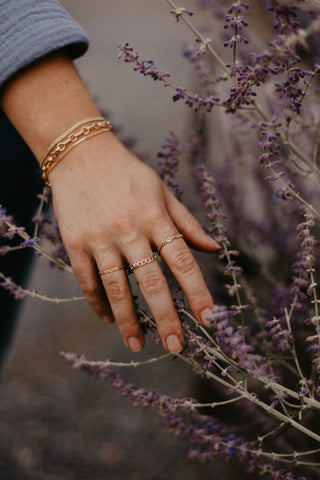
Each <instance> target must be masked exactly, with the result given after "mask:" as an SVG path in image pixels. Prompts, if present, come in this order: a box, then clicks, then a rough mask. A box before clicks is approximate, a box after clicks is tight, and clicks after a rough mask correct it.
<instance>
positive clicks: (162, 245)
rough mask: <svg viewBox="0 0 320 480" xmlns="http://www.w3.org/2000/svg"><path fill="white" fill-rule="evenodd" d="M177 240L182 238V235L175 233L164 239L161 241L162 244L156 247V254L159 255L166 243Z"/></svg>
mask: <svg viewBox="0 0 320 480" xmlns="http://www.w3.org/2000/svg"><path fill="white" fill-rule="evenodd" d="M178 238H183V235H182V233H176V234H174V235H171V236H170V237H168V238H166V239H165V240H162V242H161V243H160V245H159V246H158V254H159V255H160V250H161V248H162V247H164V246H165V245H167V244H168V243H171V242H173V240H177V239H178Z"/></svg>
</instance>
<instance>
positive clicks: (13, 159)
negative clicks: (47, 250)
mask: <svg viewBox="0 0 320 480" xmlns="http://www.w3.org/2000/svg"><path fill="white" fill-rule="evenodd" d="M0 168H1V170H0V204H1V205H2V206H3V207H5V208H6V209H7V212H8V214H10V215H13V217H14V219H15V221H16V223H17V224H18V225H19V226H25V227H26V228H27V231H29V232H32V228H33V227H32V217H33V215H34V212H35V208H36V205H37V193H39V191H40V190H41V175H40V171H39V166H38V163H37V162H36V160H35V158H34V156H33V154H32V152H31V151H30V150H29V148H28V147H27V145H26V144H25V142H24V141H23V140H22V138H21V137H20V135H19V134H18V133H17V131H16V130H15V129H14V127H13V126H12V125H11V123H10V122H9V121H8V120H7V119H6V118H1V119H0ZM5 243H6V240H5V239H0V244H5ZM31 261H32V251H31V249H24V250H21V251H15V252H12V253H8V254H6V255H3V256H0V271H1V272H3V273H4V274H5V275H7V276H10V277H12V279H13V280H14V282H15V283H17V284H19V285H21V284H25V282H26V279H27V275H28V272H29V269H30V265H31ZM20 303H21V301H20V300H15V299H14V297H13V296H12V295H11V294H10V293H9V292H7V291H6V290H4V289H3V288H2V287H0V369H1V367H2V364H3V362H4V360H5V357H6V354H7V352H8V348H9V346H10V343H11V341H12V338H13V333H14V328H15V325H16V319H17V313H18V309H19V304H20Z"/></svg>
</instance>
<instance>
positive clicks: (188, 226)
mask: <svg viewBox="0 0 320 480" xmlns="http://www.w3.org/2000/svg"><path fill="white" fill-rule="evenodd" d="M164 195H165V200H166V205H167V209H168V213H169V215H170V217H171V219H172V221H173V222H174V224H175V225H176V227H177V229H178V230H179V232H180V233H182V234H183V236H184V238H185V240H186V242H187V243H188V244H189V245H190V246H191V247H193V248H195V249H196V250H202V251H204V252H216V251H217V250H220V248H221V246H220V245H219V244H218V243H217V242H216V241H215V240H214V239H213V238H212V237H210V236H209V235H208V234H207V233H206V232H205V231H204V230H203V228H202V226H201V224H200V223H199V222H198V220H197V219H196V218H195V217H194V216H193V215H192V214H191V213H190V212H189V210H188V209H187V208H186V207H185V206H184V205H182V203H181V202H179V200H177V199H176V197H175V196H174V195H173V194H172V193H171V192H170V191H169V190H168V189H167V188H166V187H164Z"/></svg>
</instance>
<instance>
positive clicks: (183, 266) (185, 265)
mask: <svg viewBox="0 0 320 480" xmlns="http://www.w3.org/2000/svg"><path fill="white" fill-rule="evenodd" d="M173 265H174V267H175V268H176V269H177V270H178V271H179V272H180V273H190V272H191V271H192V270H194V268H195V267H196V261H195V259H194V257H193V255H192V253H191V252H190V251H189V250H181V251H180V252H177V253H176V255H175V257H174V259H173Z"/></svg>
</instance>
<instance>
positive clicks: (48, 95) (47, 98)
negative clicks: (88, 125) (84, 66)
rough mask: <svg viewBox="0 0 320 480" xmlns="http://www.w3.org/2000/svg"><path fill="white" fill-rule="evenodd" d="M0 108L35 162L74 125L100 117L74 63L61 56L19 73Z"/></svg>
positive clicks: (46, 59)
mask: <svg viewBox="0 0 320 480" xmlns="http://www.w3.org/2000/svg"><path fill="white" fill-rule="evenodd" d="M1 104H2V108H3V110H4V112H5V114H6V115H7V116H8V118H9V119H10V120H11V122H12V123H13V125H14V126H15V127H16V129H17V130H18V131H19V133H20V134H21V136H22V137H23V138H24V140H25V141H26V143H27V144H28V145H29V147H30V148H31V150H32V151H33V153H34V154H35V156H36V158H37V159H38V160H40V158H41V157H42V156H43V154H44V152H45V151H46V150H47V148H48V147H49V145H50V144H51V143H52V141H53V140H54V139H55V138H57V137H59V136H60V135H61V134H62V133H63V132H64V131H66V130H67V129H68V128H70V127H71V126H72V125H74V124H75V123H76V122H78V121H79V120H83V119H84V118H88V117H97V116H100V113H99V111H98V109H97V107H96V105H95V104H94V102H93V100H92V98H91V96H90V95H89V93H88V91H87V89H86V87H85V85H84V84H83V82H82V80H81V78H80V76H79V74H78V72H77V70H76V68H75V66H74V65H73V62H72V61H71V60H70V59H69V58H68V57H66V56H65V55H64V54H63V53H57V54H55V55H50V56H48V57H45V58H43V59H41V60H40V61H37V62H35V63H33V64H32V65H30V66H29V67H27V68H26V69H24V70H22V71H21V72H19V73H18V74H17V75H16V76H15V77H14V78H12V79H11V80H10V81H9V82H8V84H7V85H6V86H5V87H4V89H3V91H2V95H1Z"/></svg>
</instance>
